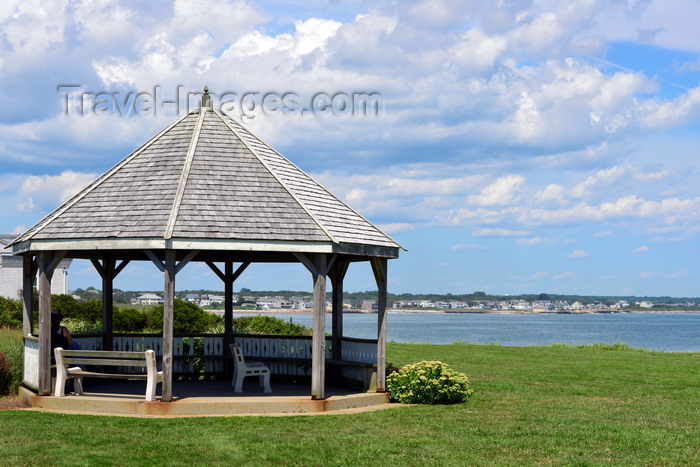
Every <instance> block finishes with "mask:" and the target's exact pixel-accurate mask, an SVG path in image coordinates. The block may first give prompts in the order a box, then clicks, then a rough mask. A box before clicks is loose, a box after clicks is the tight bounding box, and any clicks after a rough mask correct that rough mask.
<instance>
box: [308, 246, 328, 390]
mask: <svg viewBox="0 0 700 467" xmlns="http://www.w3.org/2000/svg"><path fill="white" fill-rule="evenodd" d="M314 266H315V269H316V274H313V273H312V275H313V279H314V298H313V302H314V311H313V338H312V350H311V358H312V359H311V399H313V400H317V399H325V397H326V395H325V392H326V390H325V379H326V255H325V254H317V255H314Z"/></svg>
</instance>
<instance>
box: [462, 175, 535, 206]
mask: <svg viewBox="0 0 700 467" xmlns="http://www.w3.org/2000/svg"><path fill="white" fill-rule="evenodd" d="M524 184H525V178H524V177H522V176H521V175H506V176H503V177H500V178H499V179H498V180H496V181H495V182H493V183H492V184H490V185H489V186H487V187H485V188H484V189H482V190H481V192H480V193H479V194H478V195H471V196H469V198H468V199H467V201H468V202H469V203H470V204H474V205H477V206H503V205H507V204H513V203H515V202H517V201H518V199H519V198H520V193H521V191H522V189H523V185H524Z"/></svg>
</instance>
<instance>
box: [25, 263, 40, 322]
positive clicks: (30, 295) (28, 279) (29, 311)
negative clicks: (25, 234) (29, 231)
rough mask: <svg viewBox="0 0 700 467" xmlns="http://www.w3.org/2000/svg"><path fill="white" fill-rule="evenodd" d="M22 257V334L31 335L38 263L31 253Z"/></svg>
mask: <svg viewBox="0 0 700 467" xmlns="http://www.w3.org/2000/svg"><path fill="white" fill-rule="evenodd" d="M22 259H23V264H22V334H23V335H24V336H29V335H31V334H32V326H33V324H34V277H35V276H36V271H37V267H38V265H37V261H36V260H35V259H34V257H33V256H32V254H31V253H25V254H24V255H23V257H22Z"/></svg>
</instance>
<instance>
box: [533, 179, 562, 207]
mask: <svg viewBox="0 0 700 467" xmlns="http://www.w3.org/2000/svg"><path fill="white" fill-rule="evenodd" d="M534 200H535V202H536V203H537V204H557V205H561V204H564V203H566V198H565V190H564V187H563V186H562V185H559V184H558V183H551V184H549V185H547V186H546V187H545V189H544V190H540V191H538V192H537V193H535V197H534Z"/></svg>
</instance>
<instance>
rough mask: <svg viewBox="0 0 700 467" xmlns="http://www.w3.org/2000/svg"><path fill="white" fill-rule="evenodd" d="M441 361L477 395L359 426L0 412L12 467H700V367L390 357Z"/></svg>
mask: <svg viewBox="0 0 700 467" xmlns="http://www.w3.org/2000/svg"><path fill="white" fill-rule="evenodd" d="M387 358H388V360H389V361H391V362H393V363H397V364H399V363H412V362H416V361H420V360H441V361H443V362H446V363H449V364H450V365H451V366H452V367H453V368H454V369H456V370H458V371H462V372H465V373H467V375H468V376H469V379H470V382H471V386H472V388H473V389H474V391H475V392H474V395H473V396H472V397H471V399H470V400H469V401H468V402H467V403H465V404H460V405H454V406H406V407H399V408H396V409H392V410H384V411H378V412H368V413H360V414H353V415H330V416H328V415H327V416H291V417H231V418H186V419H138V418H119V417H98V416H78V415H58V414H45V413H38V412H28V411H21V410H10V411H4V412H0V463H7V464H11V465H18V464H19V465H30V464H32V465H36V464H53V465H160V464H162V465H166V464H167V465H192V464H197V465H209V464H214V465H233V464H245V465H267V464H273V465H274V464H279V465H288V464H299V465H324V466H325V465H335V464H339V465H371V464H374V465H424V464H429V465H466V464H473V465H539V464H554V465H664V466H666V465H693V466H694V465H700V454H699V450H698V444H699V441H700V440H699V436H698V433H699V432H700V431H699V429H700V355H699V354H692V355H691V354H671V353H652V352H640V351H633V350H602V349H596V348H572V347H557V346H554V347H502V346H497V345H464V344H454V345H426V344H394V343H390V344H389V346H388V354H387Z"/></svg>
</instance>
